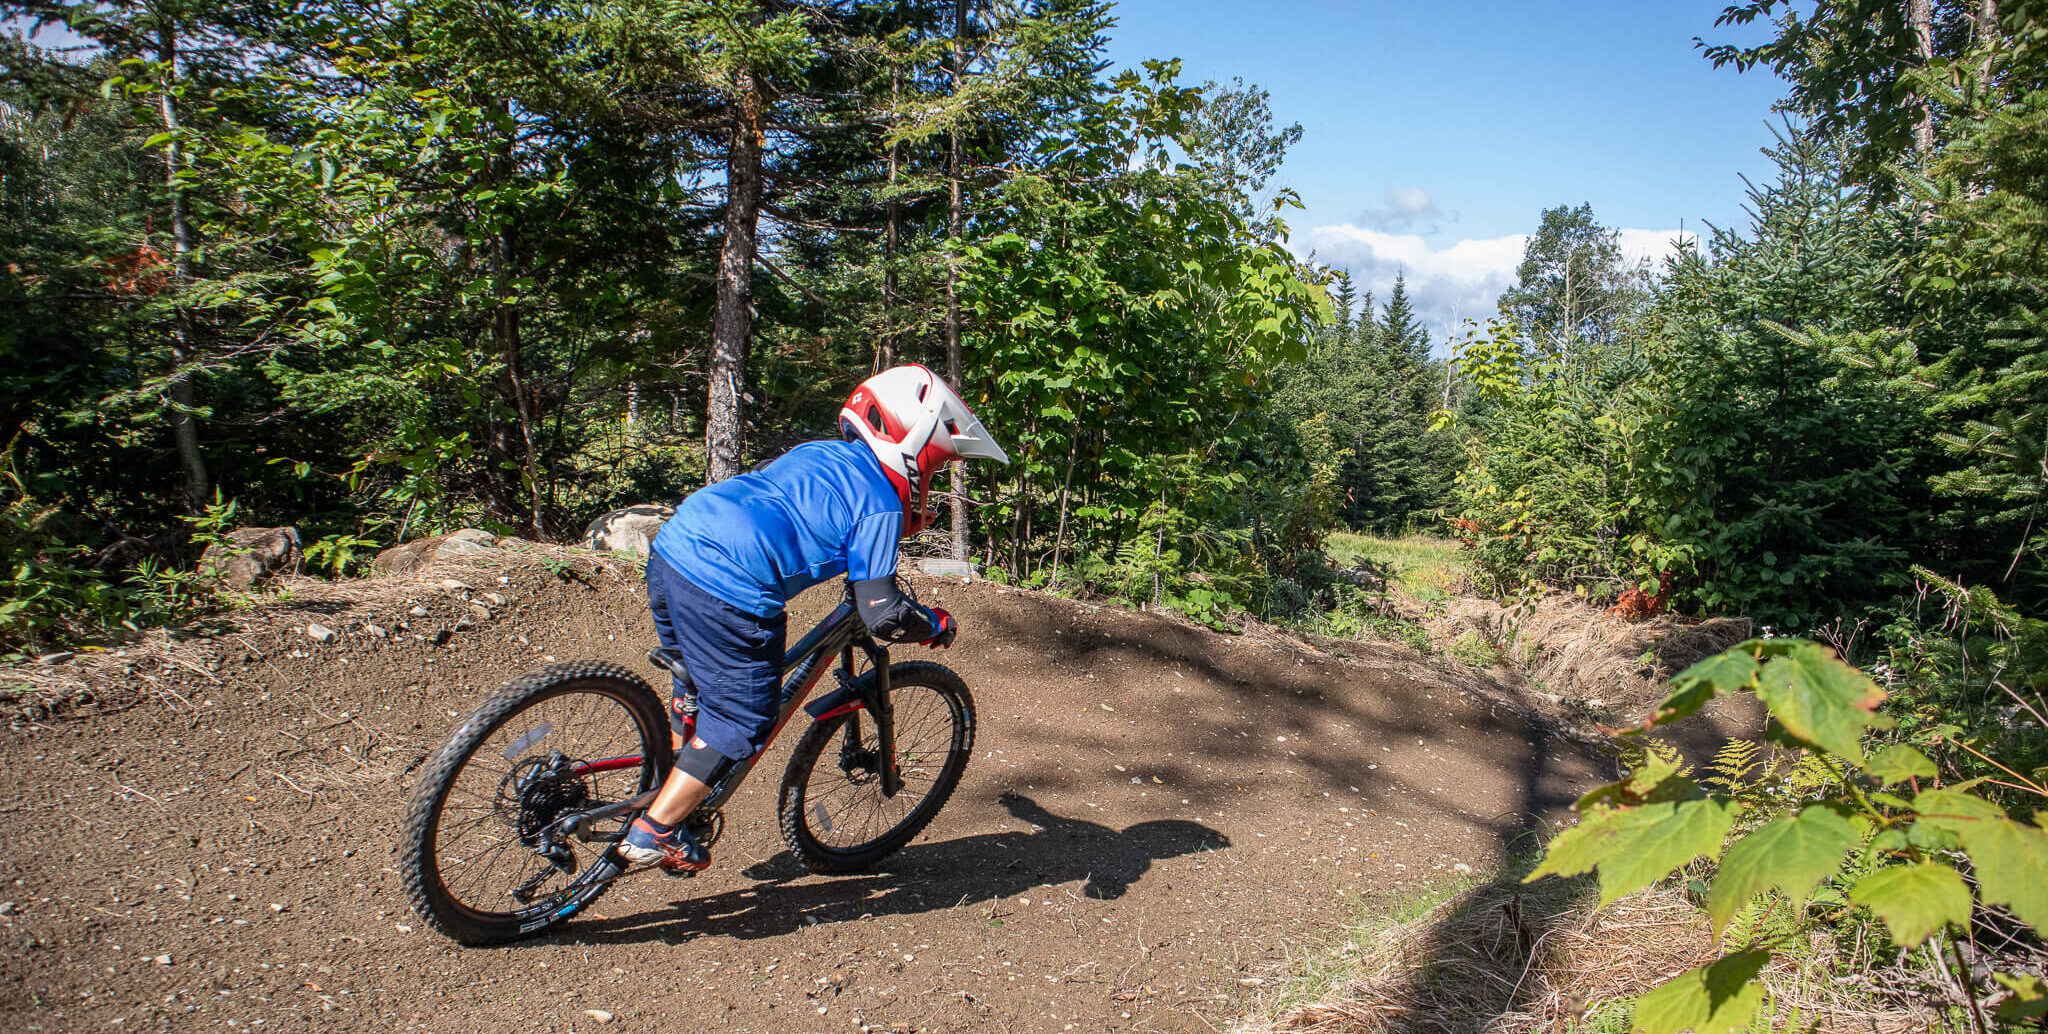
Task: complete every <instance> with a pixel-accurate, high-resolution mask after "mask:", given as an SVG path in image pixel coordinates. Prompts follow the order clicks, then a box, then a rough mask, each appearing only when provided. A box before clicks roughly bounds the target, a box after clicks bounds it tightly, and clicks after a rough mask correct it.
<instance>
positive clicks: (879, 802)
mask: <svg viewBox="0 0 2048 1034" xmlns="http://www.w3.org/2000/svg"><path fill="white" fill-rule="evenodd" d="M890 704H891V706H892V707H893V709H894V711H895V715H896V763H897V764H898V765H899V766H900V767H901V771H902V775H903V788H902V789H901V790H900V791H898V792H897V793H896V794H895V795H894V796H893V797H885V796H883V794H882V780H881V775H880V770H879V766H878V764H877V761H878V759H877V758H876V756H875V751H876V746H877V744H876V739H875V731H876V730H875V723H874V721H873V720H872V719H870V718H869V717H868V716H867V715H865V714H864V713H862V712H858V711H856V712H853V713H852V714H849V715H847V716H846V718H845V719H844V720H843V722H842V724H841V725H840V727H839V728H837V729H834V730H832V737H831V741H830V742H829V743H828V744H827V745H826V747H825V749H824V750H822V751H820V752H819V755H818V758H817V760H816V762H815V763H813V764H812V765H811V766H810V770H809V771H808V772H806V773H805V775H804V781H803V787H802V789H803V798H802V800H803V809H804V812H803V821H804V825H805V827H806V828H807V829H808V830H809V832H810V835H811V837H812V839H814V840H815V841H816V842H817V845H818V846H819V847H821V848H823V849H825V850H827V851H830V852H834V853H842V852H844V853H852V852H858V851H861V850H863V849H865V848H867V847H869V846H870V845H873V844H876V843H878V842H881V841H885V840H888V839H889V838H890V837H891V836H892V835H894V834H896V833H898V832H899V831H901V830H903V829H904V828H905V827H907V826H910V825H912V824H913V823H914V824H917V825H922V824H923V823H924V822H925V821H928V820H929V818H930V815H929V813H928V811H927V810H926V806H927V805H928V804H933V803H939V804H942V803H944V802H943V799H942V798H935V793H936V792H937V791H938V790H939V787H940V783H941V780H942V778H943V776H944V774H945V771H946V766H947V764H948V762H949V761H950V760H951V759H952V757H953V754H954V752H955V751H956V750H962V749H965V748H966V744H964V743H962V742H961V739H962V737H963V735H964V734H965V730H966V724H967V723H966V715H965V714H964V711H963V706H962V701H961V700H960V699H959V698H957V697H955V696H954V695H953V694H950V693H947V692H944V691H942V690H941V689H939V688H936V687H932V686H922V685H899V686H896V687H895V688H894V689H893V690H892V691H891V693H890ZM947 789H950V787H948V788H947Z"/></svg>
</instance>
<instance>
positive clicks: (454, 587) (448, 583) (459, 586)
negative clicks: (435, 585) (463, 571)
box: [441, 578, 469, 592]
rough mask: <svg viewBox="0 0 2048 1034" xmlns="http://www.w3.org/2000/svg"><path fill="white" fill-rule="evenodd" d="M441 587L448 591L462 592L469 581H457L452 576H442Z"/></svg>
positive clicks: (466, 587)
mask: <svg viewBox="0 0 2048 1034" xmlns="http://www.w3.org/2000/svg"><path fill="white" fill-rule="evenodd" d="M441 588H443V589H446V590H448V591H449V592H463V591H465V590H467V589H468V588H469V583H468V582H458V581H456V580H455V579H453V578H443V579H441Z"/></svg>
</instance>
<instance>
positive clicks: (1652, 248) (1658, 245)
mask: <svg viewBox="0 0 2048 1034" xmlns="http://www.w3.org/2000/svg"><path fill="white" fill-rule="evenodd" d="M1616 233H1618V234H1619V235H1620V240H1619V241H1618V243H1619V244H1620V245H1621V253H1622V254H1623V255H1626V256H1628V259H1629V261H1631V262H1640V261H1642V260H1644V259H1648V260H1649V261H1650V268H1652V269H1653V270H1654V269H1661V268H1663V264H1664V260H1665V258H1667V257H1669V256H1670V255H1672V254H1673V253H1675V252H1677V251H1678V246H1679V243H1680V242H1681V241H1683V242H1684V243H1687V244H1692V245H1698V244H1699V242H1700V235H1699V234H1697V233H1694V232H1692V231H1691V230H1618V231H1616Z"/></svg>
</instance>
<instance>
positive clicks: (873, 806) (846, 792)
mask: <svg viewBox="0 0 2048 1034" xmlns="http://www.w3.org/2000/svg"><path fill="white" fill-rule="evenodd" d="M835 659H836V663H835ZM648 660H649V661H650V662H652V663H653V664H654V665H655V667H656V668H658V669H662V670H664V671H665V672H667V673H669V674H673V675H675V676H677V678H678V681H679V682H680V683H681V684H682V685H683V686H686V687H688V686H691V682H690V679H689V678H688V672H687V671H685V670H684V669H683V666H682V661H681V658H679V657H677V656H676V655H675V654H674V652H673V651H671V650H666V649H656V650H653V651H651V652H650V653H649V654H648ZM863 660H864V661H865V662H866V668H865V670H864V671H863V670H861V669H860V667H859V662H860V661H863ZM827 671H830V672H831V673H832V675H833V677H834V678H835V680H836V682H837V685H836V686H835V688H833V689H832V690H831V691H830V692H827V693H826V694H824V695H823V696H821V697H819V698H818V699H817V700H814V701H811V702H810V703H809V704H808V705H807V706H806V705H805V703H804V702H805V700H806V699H807V698H808V697H809V696H810V694H811V692H812V690H813V689H815V688H816V687H817V686H818V684H819V683H821V682H822V681H823V680H824V676H825V673H826V672H827ZM782 672H783V688H782V704H781V710H780V712H779V717H778V718H777V720H776V724H775V728H774V731H773V732H772V733H770V736H769V742H770V743H772V742H774V738H775V736H777V735H779V734H780V733H781V732H782V729H783V727H784V726H786V725H788V724H789V720H790V719H791V717H793V716H794V715H795V714H796V711H797V709H798V708H799V707H802V708H803V710H804V712H805V713H806V714H807V715H808V716H809V717H810V719H811V724H810V727H809V728H807V729H805V730H804V736H803V739H802V740H801V741H799V742H798V743H797V745H796V749H795V751H794V752H792V753H791V755H790V758H789V764H788V765H787V766H786V767H785V768H784V769H783V773H782V789H781V793H780V794H779V796H778V798H777V802H776V814H777V817H778V819H779V825H780V826H781V830H782V836H783V839H784V840H785V841H786V842H787V843H788V845H789V848H790V850H791V851H792V852H794V853H795V855H796V857H797V858H798V859H800V860H801V861H802V862H803V864H804V865H805V866H806V867H807V868H809V869H810V870H811V871H812V872H819V873H847V872H859V871H862V870H865V869H867V868H870V867H872V866H873V865H874V864H875V863H877V862H879V861H881V860H882V859H884V858H886V857H888V856H889V855H890V854H892V853H894V852H895V851H897V850H898V849H900V848H902V847H903V846H904V845H905V844H907V843H909V842H910V841H911V839H912V838H913V837H915V836H917V834H918V833H919V832H921V831H922V830H923V829H924V827H925V825H926V824H927V823H929V822H931V820H932V818H933V816H935V815H937V814H938V812H939V809H940V808H942V807H944V806H945V803H946V799H947V798H948V797H950V796H951V795H952V793H953V788H954V787H955V786H957V785H958V784H959V782H960V774H961V772H962V771H963V770H965V769H966V767H967V760H968V758H969V757H970V756H972V754H973V752H974V700H973V697H971V696H970V695H969V694H968V692H967V685H966V683H964V682H962V681H961V680H960V676H958V675H956V674H954V673H953V671H952V670H951V669H949V668H946V667H944V666H943V665H939V664H933V663H930V662H927V661H898V662H895V663H891V662H890V660H889V651H888V649H887V648H886V647H885V646H883V645H881V644H879V643H877V642H875V640H874V639H873V638H872V637H871V636H870V635H869V634H868V631H867V628H866V626H865V625H864V624H863V623H862V622H861V620H860V617H859V615H858V613H857V612H856V611H855V609H854V605H853V599H852V594H851V590H850V589H849V590H848V593H847V595H846V596H845V597H844V598H842V599H841V600H840V603H839V605H838V606H837V607H836V608H834V609H833V611H832V612H831V613H830V614H828V615H826V617H825V619H824V620H823V621H821V622H819V623H818V625H817V627H815V628H813V629H811V631H809V632H808V633H806V634H805V635H804V637H803V638H802V639H800V640H798V641H797V642H796V644H795V645H793V646H791V647H790V648H789V650H788V651H787V653H785V655H784V657H783V662H782ZM694 697H695V692H694V689H691V690H688V691H686V692H685V695H684V698H683V700H682V701H681V702H680V705H679V706H680V709H681V710H682V711H683V712H684V714H685V715H686V716H687V719H686V720H693V719H694V715H695V712H696V708H695V704H694ZM671 735H672V733H671V729H670V725H669V720H668V714H667V712H666V711H665V709H664V708H663V706H662V702H661V699H660V697H659V696H657V695H656V693H655V691H654V690H653V689H652V688H650V687H649V686H648V684H647V682H646V681H645V680H643V679H641V678H640V677H639V676H638V675H635V674H634V673H633V672H632V671H630V670H628V669H627V668H625V667H623V666H621V665H618V664H613V663H611V662H609V661H574V662H570V663H566V664H556V665H551V666H549V667H547V668H543V669H541V670H539V671H536V672H533V673H532V674H529V675H526V676H523V677H521V678H518V679H515V680H513V681H512V682H510V683H507V684H506V685H505V686H503V687H502V688H500V689H499V690H498V691H497V692H495V693H492V694H491V695H490V696H489V697H487V698H485V700H484V701H483V702H482V703H480V704H478V705H477V707H476V709H475V710H473V711H471V712H470V713H469V714H468V715H467V716H466V717H464V718H463V720H462V722H461V724H460V725H458V726H457V727H456V728H455V731H454V732H452V733H451V734H450V735H449V737H448V740H447V742H445V743H443V744H442V745H441V747H440V749H439V750H437V751H436V752H435V753H434V754H433V755H432V756H431V757H430V758H429V759H428V760H427V761H426V763H425V764H424V765H423V766H422V767H421V775H420V777H419V781H418V783H417V787H416V789H415V791H414V793H413V797H412V804H411V807H410V808H409V809H408V811H407V813H406V821H405V829H404V832H403V834H402V836H401V839H400V843H399V871H400V874H401V876H402V878H403V881H404V883H405V889H406V893H407V895H408V896H409V897H410V898H411V899H412V904H413V908H414V909H415V910H417V911H418V912H419V914H420V918H421V919H423V920H424V921H425V922H426V923H427V924H428V925H429V926H431V927H433V928H434V929H435V930H438V931H439V932H441V933H442V934H445V935H447V936H448V937H451V938H453V939H455V940H457V941H460V942H462V943H464V944H472V945H480V944H495V943H500V942H504V941H509V940H515V939H517V938H520V937H526V936H531V935H533V934H536V933H539V932H540V931H542V930H546V929H548V928H549V927H552V926H554V925H556V924H558V923H561V922H563V921H565V920H567V919H569V918H570V917H572V916H574V915H576V914H577V913H578V912H581V911H582V910H583V909H585V908H588V907H589V906H590V903H591V902H593V901H595V900H597V898H598V896H599V895H601V894H603V893H604V892H605V890H606V889H607V888H609V887H610V886H611V885H612V883H613V882H614V881H616V880H617V879H619V878H620V877H621V876H623V875H625V874H626V873H627V872H628V871H629V868H630V866H629V865H628V863H627V862H626V861H625V860H624V859H623V858H622V857H620V855H619V854H618V852H617V850H616V849H615V848H616V845H617V843H618V842H619V840H620V839H622V838H623V837H624V836H625V833H626V827H627V826H628V825H629V824H630V823H631V822H632V821H633V819H634V818H635V817H637V816H638V815H639V814H640V813H641V812H642V811H644V810H645V809H646V808H647V806H648V804H650V803H651V802H652V801H653V800H654V795H655V793H656V791H657V790H659V789H660V787H661V784H662V781H663V780H664V779H666V778H667V776H668V771H669V766H670V764H671V763H672V760H673V757H674V751H675V749H676V742H677V741H676V740H672V739H671ZM684 735H688V734H687V733H685V734H684ZM765 753H766V750H765V748H764V749H763V751H762V752H761V753H757V754H755V755H754V757H752V758H749V759H746V760H744V761H741V762H738V763H736V764H734V765H733V766H731V768H730V769H729V770H728V771H727V772H726V773H725V774H724V775H723V776H721V777H719V779H718V781H717V782H716V783H715V785H713V786H712V788H711V793H710V795H709V796H708V797H706V798H705V801H704V804H703V805H702V806H701V807H699V808H698V809H697V810H696V811H695V812H693V813H692V814H691V815H690V816H689V818H688V819H687V820H686V821H687V822H688V823H689V826H690V830H691V832H692V833H694V834H696V836H697V838H698V840H699V841H700V842H702V843H703V844H704V845H705V846H707V847H708V846H710V845H711V844H713V843H715V842H716V841H717V840H718V837H719V835H720V834H721V833H722V832H723V831H724V827H725V820H724V816H723V814H722V812H721V809H722V808H723V807H724V806H725V804H726V802H727V801H730V800H731V799H732V796H733V794H734V793H735V792H737V791H738V790H739V788H740V785H741V784H742V783H744V782H745V781H746V778H747V775H748V774H749V773H750V772H752V771H753V768H754V764H755V763H756V762H757V761H758V760H759V759H760V758H761V757H762V756H763V755H764V754H765ZM684 875H687V874H684Z"/></svg>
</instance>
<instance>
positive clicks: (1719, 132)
mask: <svg viewBox="0 0 2048 1034" xmlns="http://www.w3.org/2000/svg"><path fill="white" fill-rule="evenodd" d="M1726 2H1727V0H1572V2H1566V0H1435V2H1427V0H1425V2H1421V3H1417V2H1414V0H1397V2H1396V0H1267V2H1250V0H1235V2H1233V0H1118V3H1117V5H1116V9H1115V12H1116V16H1117V20H1118V25H1117V27H1116V28H1115V29H1114V30H1112V31H1111V33H1110V48H1109V57H1110V59H1111V60H1112V61H1114V62H1116V63H1117V64H1118V65H1119V66H1124V65H1135V64H1136V63H1137V62H1138V61H1140V60H1142V59H1145V58H1153V57H1179V58H1181V59H1182V61H1183V62H1184V65H1183V72H1182V75H1183V77H1184V78H1185V79H1187V80H1188V81H1191V82H1200V81H1202V80H1204V79H1215V80H1220V81H1227V80H1229V79H1230V78H1231V77H1233V76H1238V77H1242V78H1243V79H1245V80H1246V81H1247V82H1251V83H1256V84H1258V85H1260V86H1263V87H1265V88H1266V89H1267V90H1269V91H1271V92H1272V95H1273V97H1272V104H1273V109H1274V113H1275V115H1276V116H1277V117H1278V119H1279V120H1280V121H1281V122H1282V123H1287V122H1299V123H1301V125H1302V128H1303V130H1304V132H1305V135H1304V137H1303V139H1302V141H1301V143H1300V144H1298V145H1297V146H1296V147H1295V148H1294V149H1293V151H1292V152H1291V153H1290V154H1289V157H1288V161H1287V166H1286V168H1285V169H1283V170H1282V171H1281V174H1280V175H1279V177H1277V179H1276V182H1277V183H1280V184H1283V185H1285V186H1289V187H1292V188H1294V189H1295V190H1296V191H1298V192H1299V193H1300V194H1301V197H1302V201H1303V203H1304V204H1305V205H1306V206H1307V210H1306V211H1297V212H1293V213H1291V215H1290V216H1289V217H1288V222H1289V224H1290V226H1291V227H1292V228H1293V231H1294V232H1293V238H1292V245H1293V246H1294V247H1295V249H1296V250H1297V251H1298V252H1301V253H1304V254H1306V253H1308V252H1310V251H1314V253H1315V254H1316V256H1317V258H1318V259H1320V260H1322V261H1327V262H1330V263H1331V264H1333V265H1339V266H1345V267H1348V268H1351V269H1352V271H1353V273H1354V275H1356V276H1357V277H1358V278H1359V279H1360V281H1361V283H1363V284H1366V285H1369V286H1371V287H1373V288H1374V289H1376V290H1377V291H1379V292H1380V294H1381V295H1382V297H1384V294H1385V291H1386V289H1387V288H1388V287H1389V286H1391V284H1392V281H1393V277H1394V274H1395V271H1397V270H1404V271H1406V273H1407V275H1408V279H1409V288H1410V290H1411V291H1413V292H1414V293H1415V294H1416V295H1417V296H1418V299H1419V300H1420V301H1421V303H1422V307H1423V309H1424V312H1425V314H1426V315H1427V316H1428V317H1429V318H1430V320H1431V322H1433V323H1435V324H1436V325H1437V326H1438V328H1439V334H1438V337H1439V339H1440V340H1441V338H1442V333H1441V331H1442V329H1444V328H1448V327H1449V326H1451V325H1452V318H1453V316H1454V315H1456V316H1466V317H1470V316H1485V315H1489V314H1491V312H1492V299H1493V296H1494V295H1495V294H1497V293H1498V292H1499V290H1500V289H1501V287H1503V286H1505V285H1506V283H1508V282H1511V281H1512V279H1513V269H1514V266H1515V265H1516V264H1517V263H1519V262H1520V260H1521V246H1522V238H1521V235H1522V234H1525V233H1527V232H1529V231H1530V230H1532V229H1533V228H1534V227H1535V225H1536V222H1537V219H1538V216H1539V214H1540V213H1541V212H1542V210H1543V209H1545V208H1547V207H1551V206H1554V205H1558V204H1566V203H1569V204H1573V205H1576V204H1578V203H1580V202H1591V203H1592V205H1593V211H1594V213H1595V214H1596V215H1597V216H1598V217H1599V218H1600V220H1601V221H1602V222H1603V223H1605V224H1607V225H1609V226H1613V227H1617V228H1622V229H1624V230H1625V231H1626V232H1625V233H1624V244H1625V245H1627V246H1628V247H1629V248H1630V249H1631V250H1633V251H1635V252H1636V253H1638V254H1656V253H1660V252H1661V251H1663V250H1664V245H1663V242H1665V241H1669V240H1670V239H1671V238H1672V237H1673V236H1674V235H1675V233H1676V231H1677V230H1678V229H1679V227H1680V226H1681V225H1683V226H1684V227H1686V228H1687V229H1689V230H1690V229H1698V228H1699V227H1700V225H1701V223H1702V222H1703V221H1711V222H1713V223H1715V224H1716V225H1721V226H1730V225H1737V226H1739V225H1741V222H1742V210H1741V206H1742V201H1743V190H1744V187H1743V183H1742V180H1741V178H1740V176H1741V175H1742V174H1748V175H1749V176H1750V177H1751V178H1753V179H1767V178H1768V175H1769V171H1770V165H1769V162H1768V161H1766V160H1765V159H1764V158H1763V157H1762V156H1760V155H1759V154H1758V149H1759V148H1761V147H1764V146H1766V145H1768V144H1769V143H1770V142H1771V139H1772V138H1771V133H1770V128H1769V125H1770V124H1771V123H1772V122H1773V121H1775V116H1773V115H1772V114H1771V110H1770V108H1771V105H1772V103H1773V102H1774V101H1776V100H1777V99H1778V98H1779V97H1780V96H1782V94H1783V84H1782V83H1781V82H1780V81H1779V80H1777V79H1776V78H1774V77H1772V76H1771V75H1769V73H1767V72H1761V71H1751V72H1748V73H1744V74H1740V75H1738V74H1736V73H1735V71H1734V70H1733V69H1720V70H1716V69H1714V68H1713V67H1712V66H1711V65H1710V64H1708V62H1707V61H1706V60H1704V59H1703V58H1701V57H1700V56H1699V52H1698V51H1697V50H1696V49H1695V48H1694V45H1693V37H1695V36H1701V37H1705V38H1706V39H1708V40H1709V41H1715V42H1719V41H1723V40H1731V41H1737V42H1747V41H1752V40H1757V39H1761V38H1764V37H1765V35H1766V34H1767V31H1768V30H1767V28H1761V27H1750V28H1748V29H1746V30H1742V31H1741V32H1739V33H1738V32H1737V31H1735V30H1729V29H1716V28H1715V27H1714V18H1715V16H1716V15H1717V14H1719V13H1720V11H1721V9H1722V8H1723V7H1724V6H1726Z"/></svg>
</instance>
